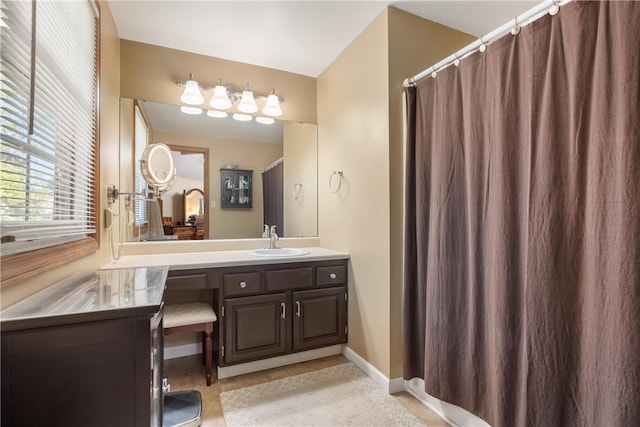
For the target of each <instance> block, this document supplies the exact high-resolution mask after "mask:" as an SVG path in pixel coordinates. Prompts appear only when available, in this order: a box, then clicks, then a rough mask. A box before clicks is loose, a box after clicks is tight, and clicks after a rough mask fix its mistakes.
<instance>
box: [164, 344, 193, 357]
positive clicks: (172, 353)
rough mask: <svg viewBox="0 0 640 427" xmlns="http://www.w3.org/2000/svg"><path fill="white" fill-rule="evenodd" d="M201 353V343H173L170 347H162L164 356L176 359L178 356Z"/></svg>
mask: <svg viewBox="0 0 640 427" xmlns="http://www.w3.org/2000/svg"><path fill="white" fill-rule="evenodd" d="M200 353H202V343H201V342H197V343H192V344H182V345H174V346H171V347H166V346H165V348H164V358H165V360H166V359H176V358H178V357H185V356H192V355H194V354H200Z"/></svg>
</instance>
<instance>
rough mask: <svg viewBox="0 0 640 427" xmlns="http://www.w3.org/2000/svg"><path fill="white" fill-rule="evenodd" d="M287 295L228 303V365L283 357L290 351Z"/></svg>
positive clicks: (226, 309)
mask: <svg viewBox="0 0 640 427" xmlns="http://www.w3.org/2000/svg"><path fill="white" fill-rule="evenodd" d="M286 307H287V295H286V294H283V293H279V294H269V295H257V296H252V297H242V298H231V299H228V300H225V308H224V310H225V313H224V316H225V319H226V322H225V336H226V337H227V339H226V344H225V354H224V358H225V360H226V361H227V363H234V362H238V361H243V360H248V359H251V360H253V359H260V358H265V357H271V356H277V355H280V354H283V353H284V352H285V351H286V349H287V340H286V331H287V314H288V313H287V309H286Z"/></svg>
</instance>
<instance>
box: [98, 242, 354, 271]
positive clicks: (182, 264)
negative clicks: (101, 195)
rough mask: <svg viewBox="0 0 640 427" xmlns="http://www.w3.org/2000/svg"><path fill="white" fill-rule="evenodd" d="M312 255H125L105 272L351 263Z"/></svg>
mask: <svg viewBox="0 0 640 427" xmlns="http://www.w3.org/2000/svg"><path fill="white" fill-rule="evenodd" d="M304 249H307V250H309V252H310V254H308V255H302V256H290V257H256V256H252V255H249V252H250V251H248V250H234V251H212V252H192V253H177V254H149V255H124V256H122V257H121V258H120V259H119V260H117V261H111V262H109V263H107V264H105V265H103V266H102V267H100V269H101V270H112V269H121V268H132V267H156V266H168V267H169V269H170V270H190V269H203V268H218V267H241V266H251V265H267V264H292V263H298V262H315V261H332V260H344V259H350V255H349V254H348V253H346V252H340V251H334V250H332V249H324V248H317V247H311V248H304Z"/></svg>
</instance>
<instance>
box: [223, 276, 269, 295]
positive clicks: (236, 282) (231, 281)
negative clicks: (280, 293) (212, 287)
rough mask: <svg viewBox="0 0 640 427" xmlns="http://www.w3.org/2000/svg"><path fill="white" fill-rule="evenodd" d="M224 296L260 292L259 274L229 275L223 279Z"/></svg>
mask: <svg viewBox="0 0 640 427" xmlns="http://www.w3.org/2000/svg"><path fill="white" fill-rule="evenodd" d="M222 280H223V286H224V295H225V296H233V295H249V294H255V293H258V292H260V272H258V271H252V272H249V273H229V274H225V275H224V277H223V279H222Z"/></svg>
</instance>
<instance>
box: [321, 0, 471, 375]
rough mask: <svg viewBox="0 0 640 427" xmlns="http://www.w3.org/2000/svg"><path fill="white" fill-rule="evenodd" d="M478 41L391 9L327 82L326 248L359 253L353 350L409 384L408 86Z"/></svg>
mask: <svg viewBox="0 0 640 427" xmlns="http://www.w3.org/2000/svg"><path fill="white" fill-rule="evenodd" d="M471 41H473V39H472V38H471V37H470V36H468V35H465V34H462V33H459V32H457V31H454V30H451V29H449V28H447V27H444V26H442V25H439V24H436V23H433V22H430V21H427V20H424V19H421V18H418V17H416V16H413V15H410V14H408V13H405V12H402V11H400V10H397V9H395V8H388V9H386V10H385V11H383V12H382V13H381V14H380V15H379V16H378V17H377V18H376V19H375V20H374V21H373V22H372V23H371V24H370V25H369V27H367V29H366V30H365V31H364V32H363V33H362V34H361V35H360V36H358V38H357V39H356V40H355V41H354V42H353V43H352V44H351V45H350V46H349V47H348V48H347V49H346V50H345V51H344V52H343V53H342V54H341V55H340V56H339V57H338V58H337V59H336V60H335V61H334V63H332V64H331V65H330V66H329V67H328V68H327V70H325V71H324V72H323V73H322V74H321V75H320V77H319V78H318V128H319V131H318V132H319V159H320V162H319V163H320V165H319V171H320V173H319V182H320V187H319V194H320V197H319V199H320V203H319V206H320V209H319V211H320V213H319V232H320V234H319V235H320V245H321V246H323V247H327V248H334V249H340V250H344V251H347V252H349V253H351V271H350V283H349V292H350V299H349V346H350V347H351V348H352V349H353V350H354V351H356V352H357V353H358V354H360V355H361V356H362V357H364V358H365V359H366V360H367V361H369V362H370V363H371V364H373V365H374V366H375V367H376V368H377V369H379V370H380V371H381V372H382V373H383V374H384V375H386V376H387V377H389V378H396V377H400V376H402V345H401V344H402V341H401V336H402V305H401V302H402V301H401V299H402V220H403V194H404V178H403V170H404V167H403V143H402V142H403V141H402V135H403V130H402V123H403V122H402V92H403V88H402V81H403V80H404V78H406V77H409V76H411V75H414V74H416V73H418V72H420V71H421V70H423V69H424V68H427V67H428V66H430V65H432V64H434V63H435V62H437V61H438V60H440V59H442V58H444V57H446V56H448V55H449V54H450V53H451V52H453V51H455V50H456V49H458V48H461V47H463V46H465V45H466V44H468V43H469V42H471ZM335 170H343V171H344V180H343V184H342V188H341V190H340V191H339V192H338V193H337V194H332V193H331V192H330V191H329V188H328V185H325V184H324V183H325V182H328V179H329V176H330V175H331V173H332V172H333V171H335Z"/></svg>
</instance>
